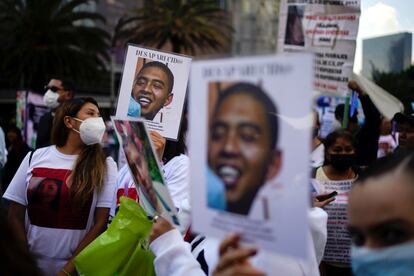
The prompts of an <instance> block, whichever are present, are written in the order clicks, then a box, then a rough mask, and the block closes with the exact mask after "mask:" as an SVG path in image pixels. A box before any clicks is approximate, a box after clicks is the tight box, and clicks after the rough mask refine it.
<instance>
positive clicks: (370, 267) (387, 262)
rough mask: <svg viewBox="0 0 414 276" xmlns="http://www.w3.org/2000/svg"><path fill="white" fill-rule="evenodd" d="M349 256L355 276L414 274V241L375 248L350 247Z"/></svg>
mask: <svg viewBox="0 0 414 276" xmlns="http://www.w3.org/2000/svg"><path fill="white" fill-rule="evenodd" d="M351 256H352V271H353V272H354V274H355V275H356V276H362V275H364V276H373V275H387V276H400V275H401V276H403V275H414V242H409V243H404V244H401V245H395V246H390V247H386V248H384V249H377V250H373V249H368V248H365V247H352V255H351Z"/></svg>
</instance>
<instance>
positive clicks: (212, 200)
mask: <svg viewBox="0 0 414 276" xmlns="http://www.w3.org/2000/svg"><path fill="white" fill-rule="evenodd" d="M207 205H208V207H210V208H213V209H217V210H226V190H225V189H224V183H223V182H222V181H221V179H220V178H218V176H217V175H215V174H214V172H213V171H212V170H211V169H210V167H207Z"/></svg>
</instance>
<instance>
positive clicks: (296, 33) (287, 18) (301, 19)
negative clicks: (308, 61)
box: [278, 0, 361, 96]
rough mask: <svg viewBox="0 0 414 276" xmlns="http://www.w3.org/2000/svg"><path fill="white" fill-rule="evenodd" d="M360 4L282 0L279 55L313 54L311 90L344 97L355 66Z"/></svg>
mask: <svg viewBox="0 0 414 276" xmlns="http://www.w3.org/2000/svg"><path fill="white" fill-rule="evenodd" d="M360 7H361V0H335V1H333V0H322V1H314V0H282V1H281V4H280V15H279V32H278V52H283V53H286V52H311V53H314V54H315V81H314V89H315V90H317V91H321V92H327V93H330V94H335V95H338V96H339V95H344V94H345V93H346V92H347V91H348V88H347V84H348V80H349V79H350V77H351V74H352V69H353V66H354V58H355V48H356V38H357V33H358V25H359V17H360V13H361V8H360Z"/></svg>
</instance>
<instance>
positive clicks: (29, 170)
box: [3, 146, 117, 275]
mask: <svg viewBox="0 0 414 276" xmlns="http://www.w3.org/2000/svg"><path fill="white" fill-rule="evenodd" d="M29 156H30V153H28V154H27V155H26V157H25V158H24V160H23V162H22V163H21V165H20V167H19V169H18V170H17V172H16V174H15V176H14V178H13V180H12V181H11V183H10V185H9V187H8V189H7V190H6V192H5V194H4V196H3V197H4V198H6V199H8V200H11V201H15V202H17V203H19V204H22V205H24V206H26V220H25V227H26V236H27V242H28V246H29V250H30V252H31V253H32V254H34V256H35V257H36V259H37V262H38V265H39V267H40V269H41V270H42V272H43V273H44V274H45V275H56V273H57V272H58V271H59V270H60V269H61V268H62V266H63V265H64V264H65V263H66V262H67V260H68V259H69V258H70V257H71V256H72V255H73V252H74V251H75V250H76V248H77V247H78V245H79V243H80V241H81V240H82V239H83V238H84V236H85V235H86V233H87V232H88V231H89V230H90V229H91V227H92V226H93V222H94V214H95V208H97V207H102V208H110V207H111V204H112V199H113V195H114V193H115V181H116V174H117V168H116V164H115V162H114V161H113V159H112V158H111V157H108V158H107V159H106V163H107V176H106V179H105V183H104V187H103V190H102V191H101V192H100V193H99V194H98V193H97V191H95V192H94V194H93V196H91V198H90V199H89V201H88V202H87V203H86V204H85V206H83V207H78V206H75V207H74V206H71V205H70V204H69V191H68V187H67V185H65V183H66V182H65V180H66V179H67V177H68V176H69V175H70V173H71V170H72V168H73V166H74V162H75V161H76V158H77V155H66V154H63V153H61V152H59V151H58V150H57V149H56V146H49V147H45V148H40V149H38V150H36V151H35V152H34V154H33V156H32V159H31V162H30V165H29Z"/></svg>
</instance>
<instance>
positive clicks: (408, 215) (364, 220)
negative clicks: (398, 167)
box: [348, 172, 414, 229]
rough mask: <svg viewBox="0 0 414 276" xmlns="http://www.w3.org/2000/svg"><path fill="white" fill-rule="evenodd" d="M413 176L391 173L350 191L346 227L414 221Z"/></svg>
mask: <svg viewBox="0 0 414 276" xmlns="http://www.w3.org/2000/svg"><path fill="white" fill-rule="evenodd" d="M410 181H411V182H412V181H413V179H412V177H411V176H409V175H407V174H405V173H401V172H390V173H388V174H385V175H383V176H380V177H375V178H368V179H367V180H366V181H365V182H364V183H363V184H362V185H355V186H354V187H353V189H352V190H351V193H350V197H349V204H348V214H349V216H348V219H349V224H350V225H352V226H356V227H359V228H366V229H368V228H370V227H372V226H374V225H376V224H379V223H381V222H383V221H387V220H391V219H397V218H398V219H406V220H411V221H414V190H413V188H412V187H411V185H413V184H412V183H411V182H410Z"/></svg>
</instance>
